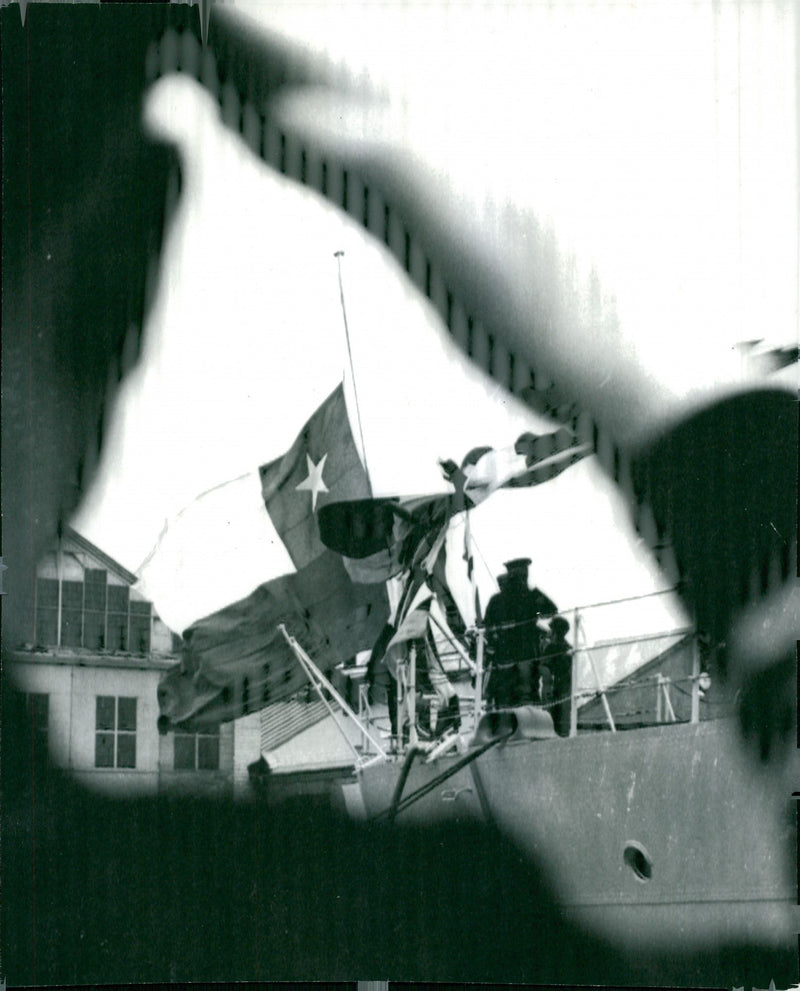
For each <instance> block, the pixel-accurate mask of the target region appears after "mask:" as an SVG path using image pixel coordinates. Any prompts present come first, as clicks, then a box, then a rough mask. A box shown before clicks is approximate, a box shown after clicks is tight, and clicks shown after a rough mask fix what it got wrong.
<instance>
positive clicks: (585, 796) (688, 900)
mask: <svg viewBox="0 0 800 991" xmlns="http://www.w3.org/2000/svg"><path fill="white" fill-rule="evenodd" d="M461 759H463V758H462V757H461V756H458V757H455V756H449V757H446V758H441V759H439V760H436V761H433V762H431V763H430V764H424V763H419V764H417V763H415V764H413V765H412V769H411V772H410V774H409V776H408V779H407V781H406V782H405V784H404V787H403V795H404V796H408V795H410V794H412V793H413V792H414V791H416V790H417V789H419V788H421V787H423V786H424V785H426V784H430V783H432V782H434V781H436V779H437V778H438V777H439V776H440V775H443V773H444V772H446V771H447V770H449V769H452V768H453V767H454V766H455V764H456V762H457V761H458V760H461ZM401 773H402V764H401V763H385V764H380V765H374V766H372V767H369V768H367V769H365V770H364V771H362V773H361V774H360V776H359V785H358V786H359V798H360V801H361V802H362V803H363V806H362V809H363V812H364V814H365V815H366V816H367V817H368V818H374V817H383V818H386V810H387V809H389V808H390V806H391V805H392V799H393V796H394V795H395V791H396V789H397V786H398V780H399V778H400V775H401ZM349 804H350V806H351V808H352V806H353V798H352V795H351V796H350V800H349ZM437 820H462V821H463V820H479V821H481V822H483V823H485V824H486V826H487V828H491V829H495V830H497V832H498V842H501V841H502V842H511V843H512V844H513V845H514V846H516V847H517V848H518V849H519V850H520V851H521V852H523V853H524V854H525V855H526V857H527V858H530V859H532V860H533V861H534V862H535V863H536V864H538V865H539V866H541V867H542V868H543V869H544V870H545V871H546V872H547V875H548V876H549V878H550V879H551V881H552V884H553V886H554V889H555V891H556V892H557V894H558V897H559V902H560V904H561V905H562V906H563V910H564V914H565V916H566V917H569V918H571V919H572V920H574V921H576V922H578V923H579V924H581V925H583V926H586V927H588V928H589V929H590V930H591V931H593V932H594V933H596V934H598V935H601V936H604V937H606V938H609V939H611V940H613V941H614V942H616V943H618V944H620V945H621V946H624V947H625V948H626V949H628V950H636V949H637V948H642V949H644V948H645V947H646V948H648V949H650V950H652V949H654V948H657V947H659V946H661V947H663V948H665V949H667V948H669V947H673V948H674V947H675V946H677V945H680V946H682V947H684V948H685V947H687V946H692V945H698V946H699V945H703V944H704V943H708V942H709V941H713V942H718V941H719V940H721V939H724V940H730V941H733V942H739V941H741V942H747V943H759V944H761V945H763V946H765V947H768V946H773V947H775V949H776V950H778V951H780V950H781V948H782V949H784V950H788V949H789V948H790V947H792V945H793V944H794V943H795V941H796V936H795V927H794V920H793V915H792V913H793V903H794V902H795V900H796V899H795V891H794V885H793V882H792V878H793V877H795V876H796V867H795V850H796V845H795V819H794V810H793V808H792V807H791V806H790V796H789V793H787V792H786V791H785V790H784V789H783V787H782V784H781V782H780V781H778V780H776V779H775V778H774V777H773V776H770V775H767V774H765V773H764V769H763V767H759V766H757V765H756V763H755V761H751V759H750V758H749V756H748V755H747V754H745V753H744V752H743V749H742V747H741V745H740V743H739V741H737V740H736V739H735V736H734V731H733V727H732V726H731V725H730V724H729V723H728V722H724V721H715V722H705V723H700V724H697V725H673V726H668V727H653V728H648V729H642V730H637V731H629V732H626V733H617V734H611V733H597V734H590V735H585V736H578V737H575V738H572V739H560V738H556V739H550V740H523V741H519V742H516V741H512V740H509V741H506V742H504V743H500V744H498V745H497V746H495V747H494V748H492V749H490V750H488V751H487V752H486V753H484V754H482V755H481V756H480V757H478V758H477V759H476V760H475V761H473V762H472V763H470V764H468V765H467V766H465V767H462V768H461V769H460V770H458V771H457V772H456V773H455V774H454V775H452V776H451V777H449V778H447V779H446V780H441V781H438V783H437V784H436V785H435V787H433V788H432V790H431V791H430V792H429V793H428V794H426V795H424V797H422V798H420V799H419V800H418V801H416V802H414V803H413V804H411V805H409V806H408V807H406V808H402V810H401V811H399V812H398V814H397V816H396V824H397V826H398V827H400V826H401V825H402V824H403V823H404V822H432V821H437ZM792 952H796V947H795V948H794V950H792Z"/></svg>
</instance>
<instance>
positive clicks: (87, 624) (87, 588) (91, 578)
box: [83, 568, 108, 650]
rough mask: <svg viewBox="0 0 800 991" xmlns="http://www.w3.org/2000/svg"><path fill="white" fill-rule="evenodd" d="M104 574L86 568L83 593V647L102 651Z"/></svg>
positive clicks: (104, 599) (104, 643) (103, 634)
mask: <svg viewBox="0 0 800 991" xmlns="http://www.w3.org/2000/svg"><path fill="white" fill-rule="evenodd" d="M107 588H108V586H107V584H106V572H105V571H102V570H100V569H95V568H87V569H86V571H85V573H84V591H83V609H84V612H83V646H84V647H88V648H89V649H90V650H102V649H103V648H104V647H105V645H106V597H107V596H106V591H107Z"/></svg>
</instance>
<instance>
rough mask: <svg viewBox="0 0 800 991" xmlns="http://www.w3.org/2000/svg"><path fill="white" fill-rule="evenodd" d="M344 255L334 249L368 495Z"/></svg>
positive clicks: (366, 466) (364, 446) (370, 486)
mask: <svg viewBox="0 0 800 991" xmlns="http://www.w3.org/2000/svg"><path fill="white" fill-rule="evenodd" d="M343 257H344V252H343V251H335V252H334V258H335V259H336V268H337V272H338V274H339V299H340V300H341V303H342V319H343V320H344V336H345V340H346V341H347V357H348V358H349V359H350V377H351V378H352V380H353V396H354V398H355V401H356V419H357V420H358V433H359V436H360V437H361V451H362V453H363V455H364V472H365V473H366V476H367V486H368V487H369V494H370V496H372V495H373V491H372V480H371V479H370V475H369V465H368V464H367V446H366V444H365V443H364V428H363V427H362V425H361V407H360V406H359V403H358V388H357V386H356V372H355V368H354V367H353V349H352V348H351V346H350V328H349V327H348V325H347V310H346V308H345V305H344V286H343V284H342V258H343Z"/></svg>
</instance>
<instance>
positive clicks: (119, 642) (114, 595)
mask: <svg viewBox="0 0 800 991" xmlns="http://www.w3.org/2000/svg"><path fill="white" fill-rule="evenodd" d="M129 602H130V590H129V588H128V586H127V585H109V586H108V649H109V650H127V649H128V605H129Z"/></svg>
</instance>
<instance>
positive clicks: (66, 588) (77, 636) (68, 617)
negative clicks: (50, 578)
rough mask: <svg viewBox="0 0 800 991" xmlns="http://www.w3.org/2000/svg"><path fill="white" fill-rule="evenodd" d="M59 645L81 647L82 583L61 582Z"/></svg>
mask: <svg viewBox="0 0 800 991" xmlns="http://www.w3.org/2000/svg"><path fill="white" fill-rule="evenodd" d="M61 644H62V646H64V647H82V646H83V582H61Z"/></svg>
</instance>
